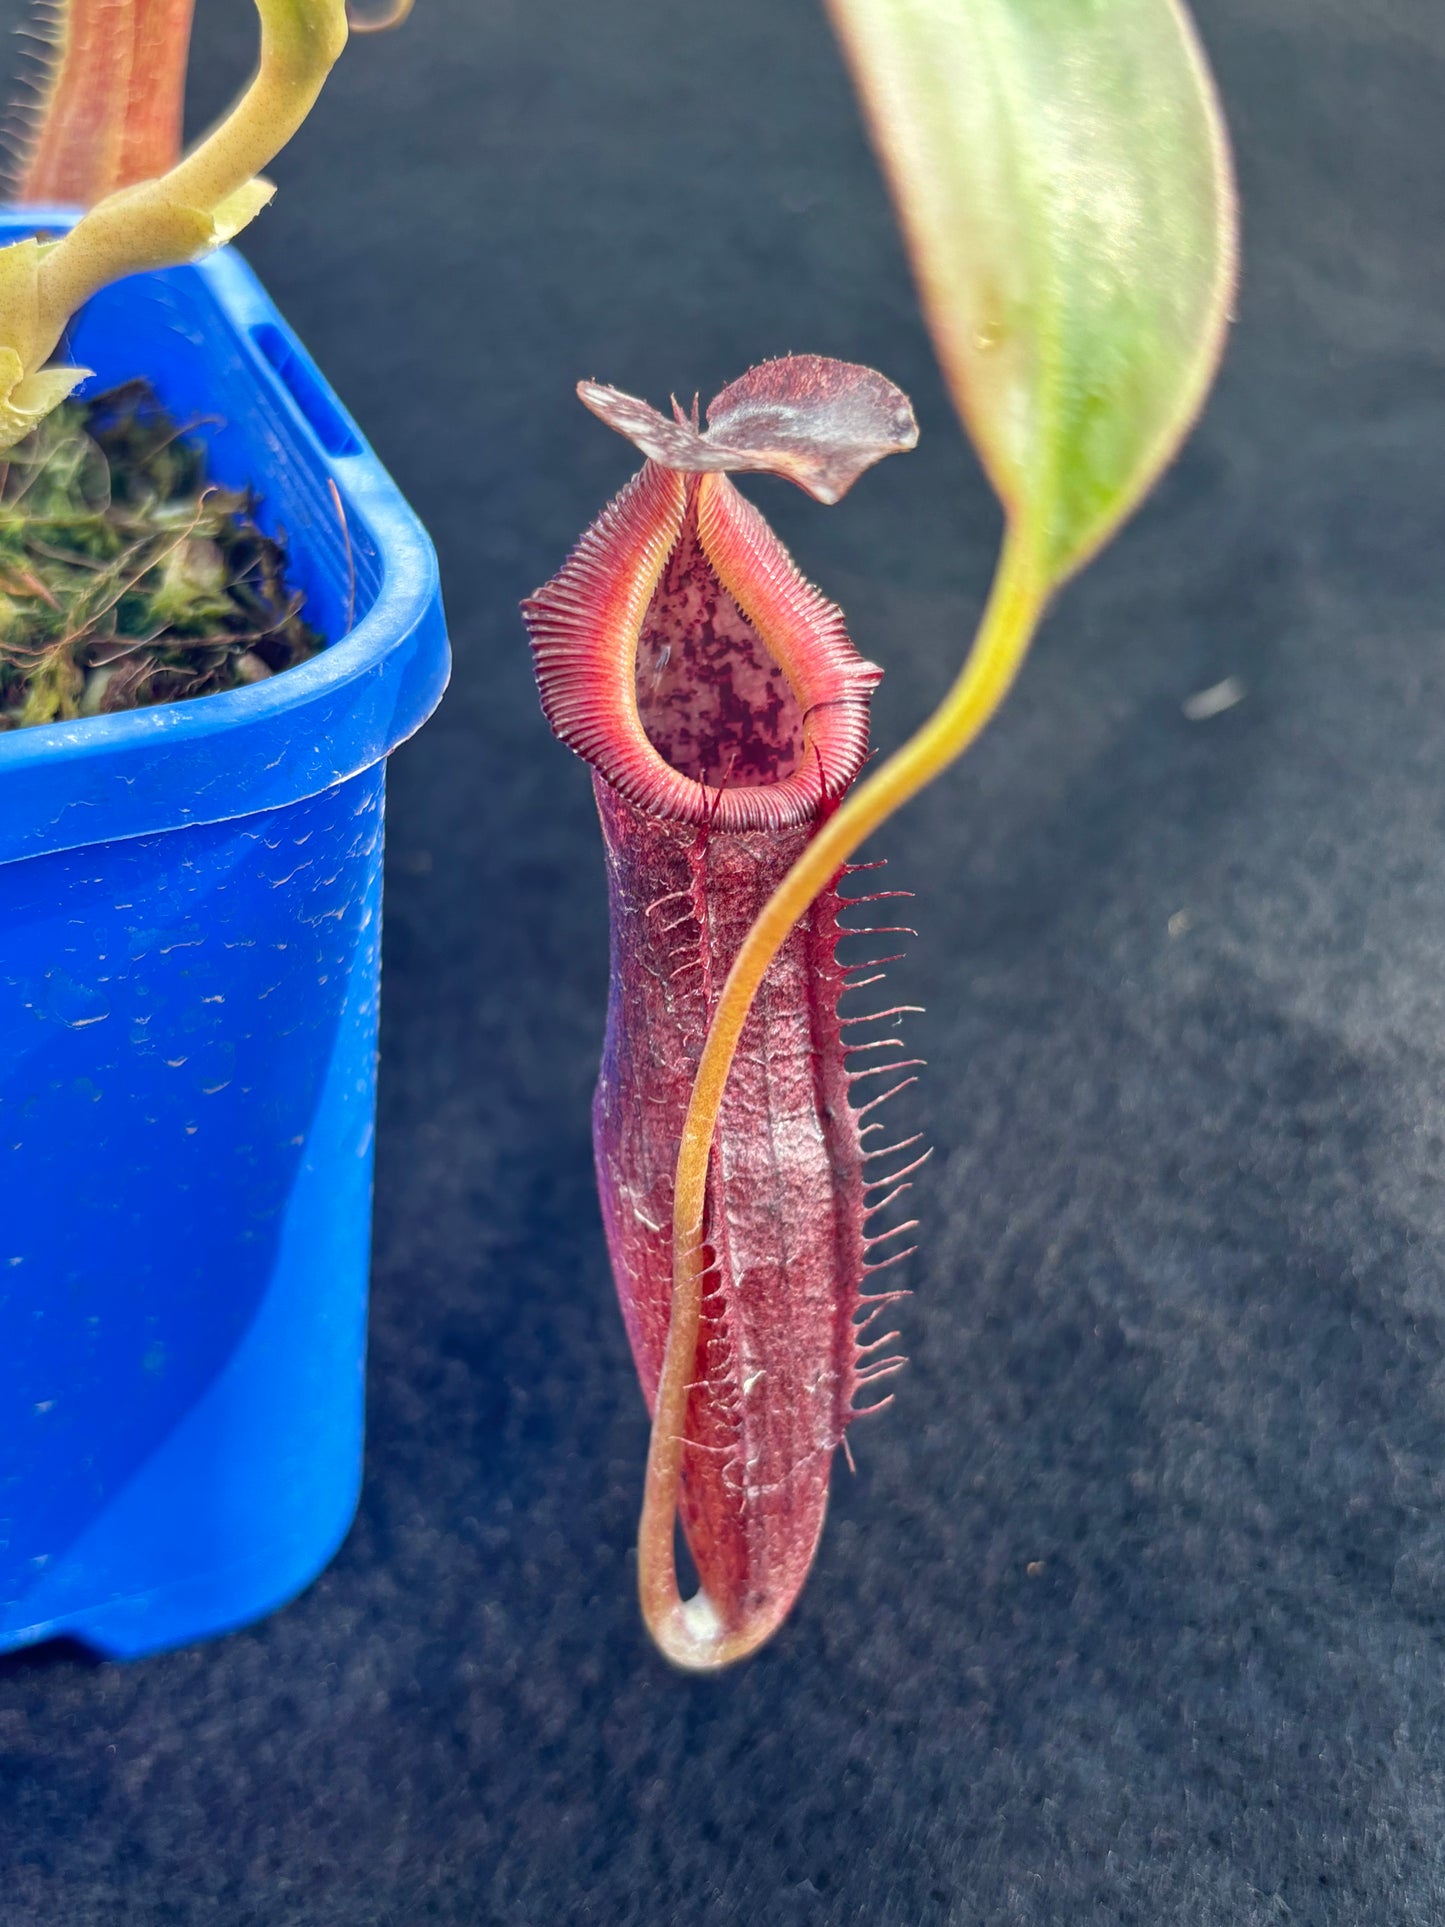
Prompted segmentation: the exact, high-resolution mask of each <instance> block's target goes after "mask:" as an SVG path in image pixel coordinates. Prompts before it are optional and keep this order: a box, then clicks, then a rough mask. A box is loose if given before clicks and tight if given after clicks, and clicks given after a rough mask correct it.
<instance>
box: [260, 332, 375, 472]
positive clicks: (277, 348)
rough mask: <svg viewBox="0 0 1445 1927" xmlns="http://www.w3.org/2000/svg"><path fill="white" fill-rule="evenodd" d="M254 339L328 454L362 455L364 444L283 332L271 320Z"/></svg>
mask: <svg viewBox="0 0 1445 1927" xmlns="http://www.w3.org/2000/svg"><path fill="white" fill-rule="evenodd" d="M251 339H252V341H254V342H255V344H256V346H257V347H258V348H259V349H260V350H261V353H262V354H263V355H264V356H265V358H266V360H267V362H268V363H269V364H270V366H271V367H272V368H273V369H274V370H275V372H276V374H277V376H278V377H279V378H280V380H281V382H282V384H283V385H284V387H285V389H286V392H287V393H288V394H289V395H290V397H291V399H292V401H294V402H295V404H296V406H297V407H298V408H299V409H300V411H301V413H302V415H303V416H304V417H305V419H306V421H307V423H308V424H309V425H310V428H311V432H312V433H313V434H314V435H315V437H316V439H317V441H318V442H320V444H321V446H322V447H323V448H324V449H325V450H326V453H327V454H328V455H359V454H360V453H361V443H360V442H359V441H358V440H357V438H356V435H355V433H354V432H353V431H352V429H351V428H350V427H349V426H348V424H347V423H346V422H345V421H344V420H343V418H342V416H341V415H340V413H339V412H338V410H337V408H336V405H335V403H334V402H333V401H332V399H331V397H330V395H328V394H327V393H326V390H325V389H324V388H323V387H322V386H321V383H320V382H319V381H318V380H317V378H316V375H315V372H314V371H313V369H312V368H311V367H310V366H309V364H308V363H307V362H306V361H305V360H304V359H303V357H302V356H301V355H299V354H298V353H297V352H296V349H295V347H294V345H293V344H292V343H291V342H290V341H288V340H287V338H286V336H285V335H284V334H283V333H282V332H281V330H280V329H279V328H277V327H275V326H273V325H272V323H271V322H269V321H263V322H260V323H259V324H258V325H257V326H256V327H254V328H252V330H251Z"/></svg>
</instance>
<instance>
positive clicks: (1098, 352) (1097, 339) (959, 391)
mask: <svg viewBox="0 0 1445 1927" xmlns="http://www.w3.org/2000/svg"><path fill="white" fill-rule="evenodd" d="M828 4H829V7H830V10H831V13H832V16H833V20H834V24H835V26H836V28H837V31H838V35H839V38H840V40H841V41H842V43H843V46H844V49H845V51H846V53H847V55H848V58H849V61H850V64H851V66H852V69H853V75H854V79H855V82H856V84H857V87H858V91H859V93H860V95H861V97H862V100H863V103H864V109H865V112H866V114H867V117H868V120H869V123H870V127H871V131H872V134H873V139H874V143H875V145H876V147H877V149H878V152H879V155H880V157H881V159H882V162H883V165H884V169H885V172H886V173H887V175H888V177H889V180H890V183H891V186H892V189H893V194H894V198H895V201H896V203H897V207H898V212H899V217H900V220H901V222H902V225H903V228H904V232H905V235H906V237H907V241H908V245H909V250H910V253H911V256H912V260H913V265H914V270H915V273H916V275H917V278H918V282H919V286H920V290H921V293H922V296H923V304H924V310H925V313H926V316H927V319H928V324H929V328H930V331H931V333H932V336H933V341H934V347H935V349H936V351H937V354H938V357H939V361H940V363H941V364H942V366H943V369H944V373H945V376H946V377H947V379H948V382H949V385H950V388H951V390H952V394H953V398H954V402H955V405H956V406H957V407H958V409H959V412H960V414H961V415H962V417H963V419H964V421H965V422H966V424H967V427H968V429H969V432H970V434H971V435H972V437H973V440H974V442H975V443H976V445H977V447H978V450H979V454H980V456H981V458H982V460H983V463H984V466H985V468H986V469H987V470H988V473H989V476H990V478H991V480H992V482H993V484H994V487H995V488H996V489H997V490H998V492H999V495H1000V496H1001V497H1002V498H1003V502H1004V505H1005V508H1006V509H1007V511H1008V514H1009V518H1010V522H1011V524H1012V530H1013V535H1014V538H1015V540H1016V541H1018V542H1020V543H1021V544H1022V546H1023V548H1024V549H1025V550H1026V551H1027V552H1029V553H1030V554H1031V557H1032V561H1033V566H1034V567H1035V568H1037V569H1038V571H1039V573H1040V575H1041V576H1042V578H1043V580H1044V581H1045V582H1046V583H1049V584H1056V583H1058V582H1060V581H1062V580H1063V578H1064V577H1066V576H1067V575H1069V574H1071V573H1072V572H1073V570H1075V569H1076V568H1078V567H1079V566H1080V564H1081V563H1083V562H1084V561H1086V560H1087V559H1088V557H1089V556H1090V555H1091V554H1092V553H1093V552H1094V551H1095V550H1096V549H1097V548H1099V546H1100V545H1101V544H1102V543H1104V542H1105V541H1107V539H1108V538H1109V536H1110V535H1111V534H1112V533H1113V532H1114V530H1115V529H1116V528H1117V527H1118V525H1119V523H1120V522H1121V521H1122V520H1123V519H1124V518H1125V516H1127V515H1128V514H1129V512H1130V511H1131V510H1132V509H1133V508H1134V507H1135V505H1136V504H1137V503H1138V501H1139V500H1140V498H1141V497H1142V496H1143V495H1144V493H1145V492H1146V491H1147V489H1148V488H1149V486H1150V485H1151V483H1152V482H1153V481H1154V479H1155V477H1156V476H1157V475H1158V473H1159V471H1160V469H1161V468H1163V466H1164V465H1165V463H1166V462H1168V460H1169V459H1170V457H1171V456H1172V455H1173V453H1174V451H1175V449H1176V448H1177V446H1178V444H1179V442H1180V440H1181V438H1182V437H1183V435H1184V433H1185V431H1186V430H1187V429H1188V427H1189V425H1190V423H1191V422H1192V420H1193V418H1194V416H1195V414H1196V413H1197V411H1198V409H1199V407H1200V406H1201V404H1202V402H1203V400H1204V396H1205V394H1206V392H1207V390H1208V387H1209V383H1210V379H1211V377H1212V375H1213V372H1214V368H1215V365H1216V363H1217V361H1218V359H1219V354H1220V350H1221V347H1222V343H1223V335H1224V328H1225V323H1226V320H1227V318H1228V307H1229V301H1230V297H1231V294H1232V292H1233V286H1234V271H1235V212H1234V193H1233V184H1232V178H1231V171H1230V163H1229V150H1228V144H1227V141H1226V137H1225V133H1224V127H1223V123H1222V120H1221V117H1220V113H1219V108H1218V104H1217V101H1216V99H1215V94H1214V89H1213V85H1212V82H1211V80H1210V76H1209V70H1208V67H1207V66H1206V64H1205V61H1204V57H1203V54H1202V53H1201V51H1200V48H1199V44H1198V42H1197V40H1196V39H1195V36H1194V31H1193V28H1192V27H1191V25H1190V22H1189V18H1188V16H1187V14H1186V13H1185V11H1184V9H1183V7H1182V6H1180V5H1178V4H1176V3H1175V0H828Z"/></svg>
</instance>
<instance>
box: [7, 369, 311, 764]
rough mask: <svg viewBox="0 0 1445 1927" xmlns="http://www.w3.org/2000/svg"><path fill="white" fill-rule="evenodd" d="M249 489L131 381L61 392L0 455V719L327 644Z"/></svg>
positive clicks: (107, 705) (88, 709)
mask: <svg viewBox="0 0 1445 1927" xmlns="http://www.w3.org/2000/svg"><path fill="white" fill-rule="evenodd" d="M255 508H256V502H255V498H254V497H252V496H251V495H249V494H241V493H237V492H236V491H234V490H231V489H224V488H217V487H214V486H212V485H210V484H208V483H207V481H206V474H205V451H204V449H203V447H202V446H201V444H200V443H199V442H198V441H197V440H195V439H194V438H193V437H192V436H190V435H187V434H186V433H185V431H184V429H183V428H182V426H181V425H180V424H178V423H177V422H175V421H174V420H173V419H172V418H171V417H170V416H169V415H167V414H166V413H165V411H164V410H163V409H162V408H161V407H160V406H159V404H158V403H157V401H156V399H155V397H154V395H153V394H152V392H151V391H150V389H149V388H148V386H147V385H146V383H144V382H141V381H134V382H128V383H126V384H125V385H124V386H123V387H120V388H114V389H111V390H110V391H109V392H108V393H106V394H102V395H98V396H96V397H95V398H94V399H93V400H91V401H88V402H79V403H77V402H67V403H65V404H64V405H63V406H62V407H60V408H58V409H56V411H55V412H54V413H53V414H52V415H50V416H48V417H47V418H46V420H45V421H44V422H42V423H41V425H40V427H39V428H38V429H36V430H35V431H34V432H33V433H32V434H31V435H30V436H28V437H27V438H26V440H25V441H23V442H22V443H20V444H19V445H18V446H17V447H15V448H13V449H11V450H10V451H9V453H8V455H7V456H6V457H4V458H3V461H0V729H19V728H24V727H25V726H27V725H29V724H33V723H51V722H68V721H71V720H73V719H74V718H76V717H80V716H93V715H101V714H106V713H109V712H112V711H116V710H122V709H137V708H142V707H144V706H146V705H149V704H152V703H162V702H178V701H181V700H183V699H185V698H187V697H190V696H204V695H209V694H212V693H213V692H215V691H217V690H224V689H237V688H240V687H241V686H242V685H244V684H246V683H252V682H259V681H261V680H262V679H264V678H265V677H267V676H270V675H273V674H275V672H276V671H277V670H280V669H287V668H290V667H291V666H292V665H293V664H294V663H298V662H304V661H305V660H306V659H307V658H308V657H310V656H313V655H315V654H316V652H317V651H318V650H319V649H320V648H321V647H322V646H323V645H322V641H321V638H320V637H319V636H317V635H316V633H315V632H314V631H313V630H312V629H310V628H308V627H307V625H306V623H304V622H303V621H302V620H301V615H300V610H301V603H302V598H301V596H300V595H299V594H298V593H296V592H295V591H293V590H291V589H289V588H288V587H287V584H286V579H285V561H286V557H285V551H284V549H283V547H282V545H281V543H279V542H278V541H276V540H274V539H273V538H272V537H270V536H268V535H266V534H264V533H263V532H262V530H261V529H260V528H258V527H257V525H256V521H255Z"/></svg>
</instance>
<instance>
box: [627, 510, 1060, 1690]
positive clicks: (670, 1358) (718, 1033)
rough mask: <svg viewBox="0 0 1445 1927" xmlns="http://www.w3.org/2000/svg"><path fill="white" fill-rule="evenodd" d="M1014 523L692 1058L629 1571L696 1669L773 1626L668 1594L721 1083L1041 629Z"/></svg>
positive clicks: (770, 918) (1029, 554) (1034, 588)
mask: <svg viewBox="0 0 1445 1927" xmlns="http://www.w3.org/2000/svg"><path fill="white" fill-rule="evenodd" d="M1036 558H1037V551H1036V549H1035V547H1034V545H1033V543H1032V542H1030V541H1028V540H1026V538H1025V532H1024V531H1022V530H1019V529H1016V528H1012V527H1011V528H1010V529H1009V531H1008V532H1007V534H1006V536H1005V539H1004V546H1003V552H1002V554H1001V556H1000V558H999V564H998V569H997V572H996V574H995V576H994V581H993V586H992V588H991V590H990V592H989V599H988V604H987V606H986V608H985V610H984V613H983V619H982V621H981V623H980V625H979V630H978V634H977V637H976V638H975V641H974V645H973V647H972V649H971V650H970V651H969V654H968V657H967V659H966V660H965V662H964V665H963V668H962V670H961V671H960V672H959V675H958V678H957V680H956V681H955V682H954V684H953V686H952V688H951V689H950V690H949V692H948V694H947V695H946V696H945V697H944V699H943V701H942V702H941V703H940V704H939V706H938V708H937V709H936V710H935V711H934V713H933V714H932V716H930V717H929V719H928V721H927V722H925V723H924V724H923V725H922V727H921V728H920V729H918V730H917V731H916V732H915V733H914V734H913V735H912V736H911V737H910V738H909V739H908V741H907V742H906V743H905V744H904V745H903V747H902V748H901V749H899V750H896V751H895V752H894V754H893V755H892V756H890V757H889V758H888V759H887V761H886V762H884V763H883V764H881V765H880V767H879V768H878V769H877V770H876V771H875V772H874V773H873V775H872V776H870V777H869V778H868V779H867V780H866V781H865V782H863V783H860V784H859V786H858V788H857V789H855V790H854V791H853V793H852V794H851V795H850V796H849V797H848V798H847V799H846V801H845V802H844V803H843V804H842V805H841V807H840V808H839V809H838V810H837V812H836V813H835V814H834V815H833V816H831V817H830V818H829V819H828V821H827V822H826V823H825V824H824V825H823V826H822V828H821V829H820V830H819V831H818V834H817V835H816V836H815V837H814V838H813V840H812V842H811V843H809V845H808V847H807V848H806V849H805V850H804V852H803V854H802V855H801V856H800V857H799V858H798V860H797V862H796V863H795V864H794V865H793V867H792V869H791V870H790V871H789V872H788V874H787V875H786V876H785V877H784V878H783V881H782V882H781V883H780V884H779V885H778V887H777V889H776V890H775V891H774V893H773V895H772V896H771V897H770V898H769V899H768V902H767V903H766V904H765V905H764V906H763V909H762V911H761V912H760V913H759V915H758V919H757V921H756V923H754V925H753V927H752V929H751V930H750V931H749V932H748V934H747V936H746V938H745V939H744V941H743V944H742V947H741V949H740V950H739V951H738V953H737V956H736V957H735V958H734V960H733V964H732V968H731V970H729V972H728V975H727V980H726V982H725V983H724V985H723V989H722V994H721V996H720V997H719V999H718V1004H717V1008H716V1010H715V1011H714V1013H713V1018H712V1023H711V1026H710V1028H709V1030H708V1035H707V1041H706V1043H705V1044H704V1046H703V1052H702V1057H701V1059H700V1060H699V1063H698V1069H697V1076H696V1079H695V1081H694V1083H693V1088H692V1096H691V1099H690V1100H689V1103H688V1110H687V1117H686V1121H685V1123H684V1125H683V1132H682V1141H681V1145H680V1148H679V1152H678V1160H677V1176H676V1181H675V1186H674V1193H673V1291H672V1311H671V1318H670V1321H669V1325H668V1333H667V1349H666V1352H665V1354H664V1357H663V1365H662V1374H661V1377H660V1379H659V1381H658V1388H657V1402H656V1408H655V1411H654V1414H653V1421H652V1442H651V1446H650V1449H649V1452H648V1459H647V1477H646V1484H645V1487H644V1492H643V1501H642V1518H641V1521H640V1523H639V1526H638V1535H637V1576H638V1591H639V1594H640V1596H641V1602H642V1614H643V1618H644V1619H645V1620H646V1622H647V1626H648V1629H649V1631H650V1632H651V1634H652V1636H653V1638H654V1639H655V1640H656V1642H657V1645H658V1646H659V1648H660V1649H661V1651H662V1652H663V1653H664V1654H665V1655H666V1657H667V1658H668V1659H670V1660H671V1661H672V1662H673V1663H674V1664H675V1665H677V1666H681V1667H683V1668H685V1669H687V1670H689V1671H694V1672H705V1671H709V1670H711V1669H713V1668H714V1667H718V1666H726V1665H728V1664H730V1663H731V1662H732V1661H734V1660H738V1659H742V1658H743V1657H745V1656H746V1655H747V1654H748V1653H750V1652H752V1651H753V1650H754V1649H755V1648H757V1647H758V1646H760V1645H761V1644H762V1643H763V1641H764V1640H766V1639H767V1638H768V1636H769V1635H770V1634H771V1633H772V1632H773V1631H774V1630H775V1620H774V1617H773V1616H771V1615H769V1614H767V1613H766V1612H764V1613H763V1614H760V1615H759V1616H758V1617H756V1618H753V1619H749V1620H746V1621H744V1622H743V1623H741V1624H737V1625H731V1626H729V1625H725V1624H723V1623H722V1621H721V1619H720V1617H719V1615H718V1614H717V1612H716V1611H715V1609H714V1608H713V1606H712V1602H711V1601H710V1600H709V1599H708V1598H707V1597H706V1595H705V1594H703V1593H698V1594H697V1595H696V1596H695V1597H694V1598H693V1599H691V1600H687V1601H684V1600H683V1599H682V1598H681V1597H680V1596H679V1593H678V1587H677V1563H676V1556H675V1551H674V1532H675V1527H676V1516H677V1502H678V1489H679V1485H680V1483H681V1479H682V1463H683V1452H684V1449H685V1438H684V1428H685V1426H686V1422H687V1401H688V1392H689V1389H690V1386H691V1381H692V1378H693V1373H694V1369H695V1363H696V1353H697V1339H698V1327H699V1322H700V1319H701V1316H702V1295H703V1292H702V1287H703V1277H704V1274H705V1271H706V1262H705V1257H704V1250H705V1241H704V1222H703V1221H704V1214H705V1206H706V1200H707V1178H708V1166H709V1162H710V1158H711V1152H712V1143H713V1138H714V1135H715V1133H716V1130H717V1120H718V1113H719V1111H720V1109H721V1107H722V1100H723V1092H724V1090H725V1088H726V1086H727V1080H728V1073H729V1071H730V1070H731V1068H732V1062H733V1058H734V1055H735V1054H736V1051H737V1047H738V1040H739V1038H740V1037H741V1035H742V1031H743V1026H744V1025H745V1023H746V1022H747V1019H748V1013H749V1012H750V1010H751V1009H752V1005H753V999H754V997H755V996H756V995H757V992H758V988H759V986H760V985H761V983H762V981H763V978H764V977H765V976H766V975H767V972H768V969H769V967H770V966H771V964H772V961H773V959H774V957H776V956H777V954H778V951H779V950H780V949H781V948H782V946H783V944H784V943H785V942H786V941H787V938H788V934H789V932H790V931H791V930H792V928H793V926H794V925H795V924H796V923H797V921H798V919H799V917H801V916H803V915H804V914H805V913H806V911H807V909H808V906H809V905H810V904H811V903H812V901H813V899H814V898H815V897H816V896H817V894H818V892H819V891H820V890H822V889H824V888H825V887H826V885H827V884H828V883H829V881H830V880H831V879H832V878H833V877H834V876H836V875H837V873H838V871H839V870H840V869H841V868H842V866H843V865H844V863H846V862H847V860H848V858H849V857H850V856H852V854H853V853H854V851H855V850H856V849H857V848H858V846H859V845H860V844H861V843H862V842H863V841H864V840H865V839H866V838H867V837H869V836H871V834H872V833H873V831H874V830H876V829H877V828H878V826H879V824H881V823H883V822H884V821H885V820H886V819H887V818H888V817H890V816H892V815H893V813H894V812H895V811H896V810H898V809H900V808H901V807H902V806H903V805H904V804H905V803H907V802H908V801H909V800H910V799H911V798H912V797H914V796H916V795H917V794H918V792H919V791H920V790H922V789H924V788H925V787H926V786H927V785H928V784H929V783H931V782H932V781H933V779H934V777H935V776H937V775H939V773H940V772H941V771H942V770H944V769H946V768H947V767H948V765H949V764H950V763H952V762H953V761H954V760H955V759H956V758H957V757H959V756H961V755H962V754H963V752H964V751H965V750H966V749H967V748H968V747H969V746H970V744H972V743H973V742H974V741H975V739H976V738H977V737H978V735H979V734H980V732H981V731H982V730H983V729H984V728H985V727H986V725H987V724H988V722H989V721H990V719H991V718H992V717H993V716H994V714H995V713H996V712H997V710H998V708H999V706H1000V704H1001V703H1002V702H1003V700H1004V698H1005V696H1007V694H1008V692H1009V690H1010V688H1011V687H1012V685H1013V681H1014V678H1015V676H1016V675H1017V674H1018V671H1019V668H1020V666H1021V664H1022V663H1023V659H1024V657H1025V655H1026V654H1027V653H1028V647H1029V644H1030V642H1031V641H1032V639H1033V635H1034V631H1035V629H1036V628H1037V627H1038V623H1039V618H1040V616H1041V615H1042V613H1043V609H1044V605H1045V603H1046V601H1047V587H1046V585H1045V583H1044V580H1043V577H1042V575H1041V572H1040V570H1039V567H1038V563H1037V559H1036Z"/></svg>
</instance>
